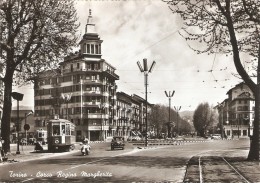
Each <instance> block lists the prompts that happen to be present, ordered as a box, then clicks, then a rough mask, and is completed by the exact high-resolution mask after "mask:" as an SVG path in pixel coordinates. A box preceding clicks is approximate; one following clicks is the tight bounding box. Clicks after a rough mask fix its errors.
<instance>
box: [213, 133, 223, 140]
mask: <svg viewBox="0 0 260 183" xmlns="http://www.w3.org/2000/svg"><path fill="white" fill-rule="evenodd" d="M211 139H214V140H219V139H221V135H220V134H212V135H211Z"/></svg>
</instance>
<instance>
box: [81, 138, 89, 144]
mask: <svg viewBox="0 0 260 183" xmlns="http://www.w3.org/2000/svg"><path fill="white" fill-rule="evenodd" d="M88 142H89V140H88V138H87V137H86V136H85V137H84V139H83V140H82V143H83V144H85V143H88Z"/></svg>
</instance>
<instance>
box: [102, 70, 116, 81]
mask: <svg viewBox="0 0 260 183" xmlns="http://www.w3.org/2000/svg"><path fill="white" fill-rule="evenodd" d="M103 72H104V73H106V74H107V75H110V76H112V77H113V78H114V79H115V80H119V76H118V75H117V74H115V73H114V72H112V71H110V70H105V71H103Z"/></svg>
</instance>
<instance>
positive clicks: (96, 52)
mask: <svg viewBox="0 0 260 183" xmlns="http://www.w3.org/2000/svg"><path fill="white" fill-rule="evenodd" d="M95 54H98V45H95Z"/></svg>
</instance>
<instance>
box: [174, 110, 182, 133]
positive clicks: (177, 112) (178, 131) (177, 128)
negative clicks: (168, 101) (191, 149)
mask: <svg viewBox="0 0 260 183" xmlns="http://www.w3.org/2000/svg"><path fill="white" fill-rule="evenodd" d="M174 110H175V111H176V112H177V135H179V111H180V110H181V106H174Z"/></svg>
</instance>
